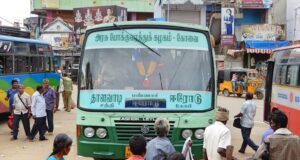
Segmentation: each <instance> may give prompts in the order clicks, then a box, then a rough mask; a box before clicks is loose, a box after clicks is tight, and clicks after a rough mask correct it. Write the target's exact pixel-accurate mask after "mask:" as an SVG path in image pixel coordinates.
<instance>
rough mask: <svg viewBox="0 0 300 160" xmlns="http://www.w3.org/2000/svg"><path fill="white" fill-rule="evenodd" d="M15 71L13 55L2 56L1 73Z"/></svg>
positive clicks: (0, 61) (0, 60)
mask: <svg viewBox="0 0 300 160" xmlns="http://www.w3.org/2000/svg"><path fill="white" fill-rule="evenodd" d="M10 73H13V57H12V56H0V75H2V74H10Z"/></svg>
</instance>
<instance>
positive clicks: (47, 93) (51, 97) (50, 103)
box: [43, 79, 57, 134]
mask: <svg viewBox="0 0 300 160" xmlns="http://www.w3.org/2000/svg"><path fill="white" fill-rule="evenodd" d="M43 87H44V93H43V96H44V98H45V102H46V113H47V121H48V133H49V134H52V133H53V129H54V124H53V113H55V112H56V110H57V105H56V93H55V91H54V90H53V89H52V88H50V87H49V80H48V79H44V80H43Z"/></svg>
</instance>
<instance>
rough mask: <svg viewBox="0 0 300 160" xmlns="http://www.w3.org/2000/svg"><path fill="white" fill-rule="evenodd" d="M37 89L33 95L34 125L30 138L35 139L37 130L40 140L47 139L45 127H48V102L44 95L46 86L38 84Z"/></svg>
mask: <svg viewBox="0 0 300 160" xmlns="http://www.w3.org/2000/svg"><path fill="white" fill-rule="evenodd" d="M36 90H37V91H35V92H34V94H33V95H32V106H31V111H32V116H33V118H34V120H35V121H34V125H33V127H32V130H31V137H30V140H33V139H34V137H35V135H36V134H37V132H39V135H40V141H44V140H47V139H46V138H45V131H44V130H45V128H46V115H47V113H46V102H45V98H44V97H43V92H44V88H43V86H37V88H36Z"/></svg>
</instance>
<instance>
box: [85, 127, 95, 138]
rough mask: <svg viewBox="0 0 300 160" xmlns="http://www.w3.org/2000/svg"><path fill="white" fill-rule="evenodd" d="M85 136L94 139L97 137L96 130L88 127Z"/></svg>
mask: <svg viewBox="0 0 300 160" xmlns="http://www.w3.org/2000/svg"><path fill="white" fill-rule="evenodd" d="M83 133H84V136H86V137H87V138H91V137H94V135H95V130H94V128H92V127H86V128H85V129H84V132H83Z"/></svg>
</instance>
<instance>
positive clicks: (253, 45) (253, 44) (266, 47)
mask: <svg viewBox="0 0 300 160" xmlns="http://www.w3.org/2000/svg"><path fill="white" fill-rule="evenodd" d="M245 45H246V51H247V53H261V54H271V53H272V50H274V49H276V48H280V47H285V46H288V45H289V42H288V41H253V40H246V41H245Z"/></svg>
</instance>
